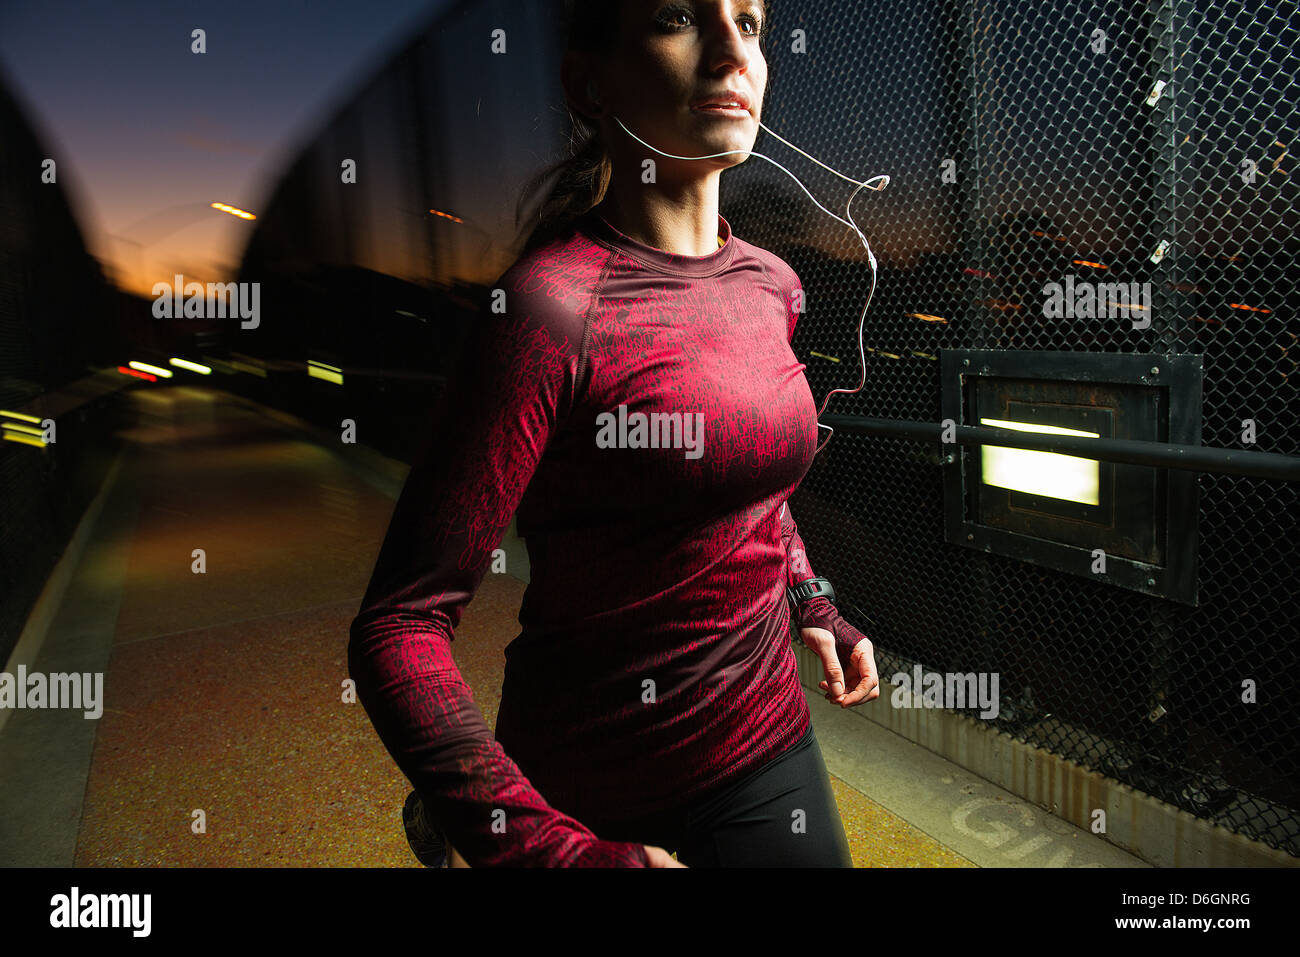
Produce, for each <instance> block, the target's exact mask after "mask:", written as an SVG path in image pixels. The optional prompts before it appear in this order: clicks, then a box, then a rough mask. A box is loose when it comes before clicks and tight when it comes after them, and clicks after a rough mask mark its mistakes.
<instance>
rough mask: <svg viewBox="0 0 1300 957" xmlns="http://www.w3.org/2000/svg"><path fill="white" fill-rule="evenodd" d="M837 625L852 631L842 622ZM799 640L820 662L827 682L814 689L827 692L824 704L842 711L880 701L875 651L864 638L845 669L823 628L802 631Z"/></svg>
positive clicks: (869, 641) (829, 636)
mask: <svg viewBox="0 0 1300 957" xmlns="http://www.w3.org/2000/svg"><path fill="white" fill-rule="evenodd" d="M840 625H841V627H846V626H847V627H852V626H851V625H848V623H847V622H844V621H843V619H841V620H840ZM855 631H856V629H855ZM858 634H861V632H858ZM799 637H800V638H801V639H803V643H804V644H805V645H807V646H808V647H809V648H811V649H812V650H813V651H815V652H816V653H817V657H819V658H821V660H822V668H823V669H824V670H825V672H826V680H825V681H822V682H820V683H819V684H818V685H817V687H819V688H821V690H822V691H825V692H826V700H827V701H833V702H834V703H835V704H837V705H839V706H840V707H841V708H851V707H853V706H854V705H855V704H861V703H862V702H864V701H871V700H873V699H875V698H878V697H880V674H879V672H877V671H876V650H875V646H873V645H872V644H871V639H869V638H867V637H866V636H865V635H863V636H862V639H861V640H860V641H859V642H858V643H857V644H856V645H854V646H853V652H852V654H851V655H850V656H849V661H848V665H847V667H844V668H842V667H841V666H840V659H839V655H838V653H837V652H836V650H835V635H834V634H832V633H831V632H829V631H827V630H826V629H825V628H801V629H799Z"/></svg>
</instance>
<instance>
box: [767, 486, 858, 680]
mask: <svg viewBox="0 0 1300 957" xmlns="http://www.w3.org/2000/svg"><path fill="white" fill-rule="evenodd" d="M781 543H782V544H783V545H784V546H785V554H786V566H785V567H786V587H791V586H793V585H797V584H799V582H802V581H807V580H808V579H809V578H816V577H817V576H816V575H814V574H813V570H812V568H811V567H809V565H808V556H807V553H806V552H805V551H804V546H803V539H802V538H801V537H800V536H799V527H798V526H797V525H795V523H794V516H793V515H792V514H791V513H790V503H789V502H786V503H785V504H784V505H782V506H781ZM793 617H794V620H795V622H796V624H797V626H798V627H799V628H800V629H801V630H802V629H804V628H825V629H826V630H827V631H829V632H830V633H831V634H832V635H834V636H835V654H836V657H838V658H839V659H840V664H841V665H843V666H847V665H848V662H849V658H850V656H851V655H852V654H853V649H854V648H856V647H857V646H858V643H859V642H860V641H862V639H863V638H866V637H867V636H866V635H864V634H863V633H862V632H860V631H858V629H856V628H854V627H853V626H852V625H850V624H849V623H848V622H847V621H845V620H844V618H843V617H842V616H841V615H840V613H839V609H837V608H836V607H835V605H834V604H833V603H832V602H831V600H830V599H829V598H825V597H821V596H818V597H817V598H812V599H810V600H808V601H805V602H803V603H802V604H800V605H799V606H798V607H797V608H796V609H795V614H794V616H793Z"/></svg>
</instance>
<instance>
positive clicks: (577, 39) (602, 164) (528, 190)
mask: <svg viewBox="0 0 1300 957" xmlns="http://www.w3.org/2000/svg"><path fill="white" fill-rule="evenodd" d="M562 2H563V7H564V18H565V19H564V23H565V34H566V36H567V40H566V43H565V49H566V51H577V52H582V53H603V52H605V51H607V50H609V48H610V47H611V46H613V44H614V38H615V34H616V32H617V30H618V24H619V12H620V10H621V8H622V2H621V0H562ZM565 109H566V111H567V112H568V114H569V122H570V125H571V133H570V134H569V155H568V156H567V157H565V158H564V159H561V160H559V161H558V162H555V163H551V164H550V165H549V166H546V167H545V168H543V169H542V170H541V172H539V173H537V174H536V175H534V176H533V177H532V178H531V179H530V180H529V181H528V182H527V183H526V184H525V186H524V188H523V191H522V193H521V194H520V197H519V202H518V204H517V206H516V208H515V223H516V225H518V224H520V223H521V222H523V220H524V214H523V210H524V207H525V205H527V203H528V200H529V199H530V198H531V197H532V196H533V195H534V194H535V193H536V192H537V191H538V190H539V189H540V188H541V187H542V186H543V185H544V184H545V183H546V182H547V180H549V179H551V178H552V177H554V176H555V175H556V174H557V173H558V174H559V178H558V179H556V181H555V184H554V185H553V186H552V187H551V189H550V191H549V193H547V195H546V197H545V198H544V199H543V200H542V202H541V203H540V204H539V205H538V206H537V208H536V209H534V210H533V212H532V213H531V215H529V216H528V220H527V231H528V240H527V242H525V243H524V246H523V249H522V250H521V251H523V252H526V251H528V250H530V249H533V248H535V247H537V246H540V245H542V244H543V243H545V242H547V241H548V240H550V239H552V238H554V237H555V236H557V235H559V234H560V233H561V232H563V231H564V229H565V227H567V226H568V225H569V224H570V223H572V222H573V221H574V220H575V219H577V218H578V217H579V216H581V215H582V214H583V213H585V212H587V211H588V210H590V209H591V208H592V207H593V206H595V205H597V204H598V203H599V202H600V201H601V200H602V199H604V198H605V190H606V189H608V188H609V180H610V177H611V176H612V175H613V172H614V168H613V164H612V163H611V162H610V159H609V154H608V152H607V151H606V149H605V143H604V140H603V139H602V138H601V135H600V126H599V125H598V124H597V122H596V121H595V120H593V119H590V118H589V117H587V116H584V115H583V114H581V113H579V112H577V111H576V110H574V109H573V108H572V107H570V106H567V105H566V107H565ZM522 231H523V230H521V232H522Z"/></svg>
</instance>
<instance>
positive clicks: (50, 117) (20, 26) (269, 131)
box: [0, 0, 448, 292]
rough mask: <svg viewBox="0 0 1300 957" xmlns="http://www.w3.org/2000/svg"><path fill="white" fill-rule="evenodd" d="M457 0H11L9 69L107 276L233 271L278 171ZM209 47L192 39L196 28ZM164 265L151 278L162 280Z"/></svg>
mask: <svg viewBox="0 0 1300 957" xmlns="http://www.w3.org/2000/svg"><path fill="white" fill-rule="evenodd" d="M446 5H448V4H447V2H446V0H383V2H382V3H378V4H360V3H349V2H344V0H311V2H309V3H308V2H287V0H221V2H219V3H218V2H211V0H198V2H186V3H175V2H172V3H168V2H163V0H115V2H113V3H87V2H85V0H79V2H74V0H5V2H4V3H0V82H3V83H4V84H6V85H7V86H8V87H9V89H10V92H11V93H12V94H13V95H14V96H15V98H16V99H17V100H18V101H19V104H20V106H21V108H22V109H23V110H24V111H25V112H26V113H27V115H28V118H29V120H30V121H31V122H32V124H33V126H34V128H35V132H36V135H37V137H38V138H39V140H40V142H41V143H42V145H43V147H44V149H45V150H47V151H48V152H49V154H50V155H51V156H52V157H53V158H54V159H55V160H56V162H57V164H58V181H59V183H60V184H61V185H62V186H63V188H64V189H65V191H66V192H67V195H68V197H69V199H70V201H71V203H72V207H73V212H74V215H75V216H76V217H77V220H78V224H79V226H80V227H81V230H82V234H83V236H84V237H85V239H86V243H87V245H88V247H89V249H90V251H91V253H92V254H93V255H95V256H96V257H98V258H99V259H100V261H101V262H102V263H103V264H104V267H105V271H106V272H107V273H108V275H109V276H110V277H111V278H120V281H121V283H122V284H123V285H125V286H126V287H128V288H131V289H133V290H135V291H139V292H147V291H148V288H149V286H150V284H151V283H152V281H153V279H156V278H157V277H159V276H166V277H170V276H171V275H172V274H173V273H184V274H185V275H186V276H187V277H193V278H196V279H200V280H203V281H209V280H215V279H220V278H225V277H226V276H227V275H228V273H229V271H230V270H232V269H233V267H234V266H235V264H236V263H237V262H238V260H239V258H240V256H241V254H242V251H243V247H244V243H245V241H246V239H247V237H248V235H249V233H250V231H251V230H252V228H253V223H251V222H248V221H245V220H241V219H237V218H235V217H233V216H230V215H226V214H224V213H219V212H217V211H215V210H213V209H211V208H210V207H209V204H210V203H213V202H223V203H228V204H230V205H232V206H236V207H239V208H242V209H246V210H248V211H249V212H252V213H254V214H256V213H258V212H259V204H260V203H262V202H264V201H265V200H266V199H267V198H268V197H269V191H270V189H271V188H272V187H273V186H274V177H276V176H277V175H278V174H279V173H280V172H281V171H282V169H283V166H284V164H285V163H286V162H287V161H288V160H289V159H290V158H291V157H292V156H293V154H294V153H295V152H296V148H297V147H298V146H299V145H300V144H301V142H302V141H303V140H304V139H305V138H306V137H308V136H310V135H311V134H312V133H313V132H314V131H315V129H316V128H317V127H318V126H319V125H320V124H321V123H322V122H323V121H324V120H325V118H326V117H327V116H328V115H329V112H330V110H331V109H332V108H333V106H334V105H336V104H337V103H338V102H339V101H340V100H342V99H345V98H346V97H347V96H348V95H349V94H351V93H352V92H354V91H355V89H356V87H357V85H358V84H359V83H360V82H361V81H362V80H363V79H364V78H365V77H366V76H367V75H368V74H369V73H370V72H371V71H372V70H374V69H376V68H378V67H379V66H380V65H382V64H383V63H384V62H385V61H386V60H387V59H388V57H389V56H390V55H391V53H392V52H393V50H394V49H395V48H397V47H398V46H400V45H401V43H402V41H403V40H405V39H406V38H408V37H409V36H410V34H411V32H412V31H413V30H415V29H417V28H419V27H421V26H423V25H424V24H425V23H426V22H427V20H428V19H429V18H430V17H431V16H433V15H434V14H435V13H436V12H437V11H438V10H439V9H440V8H442V7H444V6H446ZM196 28H201V29H203V30H204V31H206V34H207V37H206V42H207V52H206V53H205V54H202V55H197V54H194V53H192V52H191V49H190V47H191V43H192V40H191V31H193V30H194V29H196ZM150 277H152V278H150Z"/></svg>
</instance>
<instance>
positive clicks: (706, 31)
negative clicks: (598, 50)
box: [600, 0, 767, 172]
mask: <svg viewBox="0 0 1300 957" xmlns="http://www.w3.org/2000/svg"><path fill="white" fill-rule="evenodd" d="M621 14H622V16H621V17H620V21H621V22H620V24H619V32H618V37H617V41H616V44H615V47H614V48H613V49H612V50H610V51H609V55H608V57H606V59H605V67H604V70H603V71H602V72H603V74H604V77H603V79H602V81H601V86H600V97H601V100H602V107H603V112H604V115H605V117H606V128H605V132H606V136H607V139H606V142H610V143H617V142H621V143H622V144H624V146H625V148H628V149H634V152H636V153H638V154H641V153H644V152H645V148H644V147H643V146H641V145H640V144H639V143H637V142H636V141H635V140H633V139H632V138H631V137H630V136H628V135H627V133H625V132H624V131H623V129H622V128H621V127H619V126H618V124H617V123H614V122H613V119H612V117H615V116H616V117H618V118H619V119H621V120H622V121H623V122H624V123H625V124H626V125H627V127H628V129H630V130H631V131H632V132H633V133H635V134H636V135H637V136H639V137H640V138H641V139H643V140H645V141H646V142H647V143H650V144H651V145H653V146H654V147H655V148H657V149H660V150H663V151H664V152H665V153H675V154H677V155H679V156H705V155H708V154H711V153H721V152H723V151H726V150H744V151H749V150H751V149H752V148H753V146H754V141H755V140H756V139H757V137H758V120H759V118H760V117H761V115H762V109H763V94H764V92H765V90H766V88H767V60H766V59H765V58H764V56H763V51H762V50H761V49H760V48H759V36H760V34H761V33H762V32H764V31H765V30H766V23H765V20H766V16H767V13H766V4H765V2H764V0H623V8H622V10H621ZM733 96H734V97H738V98H739V102H740V104H741V107H740V108H739V109H736V108H731V109H717V108H709V107H707V106H704V105H703V103H702V101H707V100H727V99H731V98H733ZM611 137H612V139H610V138H611ZM651 155H652V157H653V158H654V159H655V160H656V162H657V163H659V164H662V163H665V162H673V161H671V160H667V159H666V158H664V157H661V156H659V155H658V154H651ZM745 159H746V157H745V156H744V155H741V154H732V155H730V156H723V157H718V158H716V159H712V160H706V161H698V162H691V163H686V164H684V165H686V166H691V167H698V168H700V170H701V172H702V171H703V170H704V169H706V168H707V169H724V168H726V167H728V166H734V165H735V164H737V163H741V162H744V160H745Z"/></svg>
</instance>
